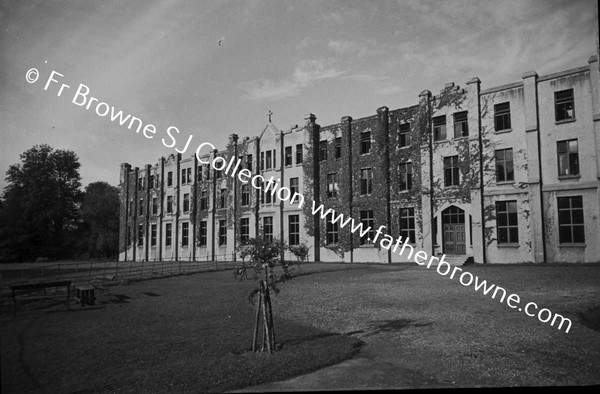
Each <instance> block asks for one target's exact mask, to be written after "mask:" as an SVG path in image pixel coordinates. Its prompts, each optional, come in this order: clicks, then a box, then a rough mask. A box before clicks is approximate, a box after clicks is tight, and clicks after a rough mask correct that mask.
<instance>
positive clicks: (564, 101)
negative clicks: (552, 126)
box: [554, 89, 575, 122]
mask: <svg viewBox="0 0 600 394" xmlns="http://www.w3.org/2000/svg"><path fill="white" fill-rule="evenodd" d="M554 109H555V113H556V121H557V122H560V121H561V120H569V119H575V101H574V100H573V89H567V90H561V91H560V92H554Z"/></svg>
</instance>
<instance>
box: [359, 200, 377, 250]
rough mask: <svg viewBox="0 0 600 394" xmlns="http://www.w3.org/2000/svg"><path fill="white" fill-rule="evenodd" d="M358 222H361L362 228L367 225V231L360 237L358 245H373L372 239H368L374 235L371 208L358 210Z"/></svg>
mask: <svg viewBox="0 0 600 394" xmlns="http://www.w3.org/2000/svg"><path fill="white" fill-rule="evenodd" d="M360 223H361V224H362V230H364V229H365V228H367V227H369V231H368V232H367V233H366V234H365V235H364V236H362V237H360V245H361V246H364V245H373V241H370V240H372V239H373V238H374V236H375V230H373V226H374V219H373V210H372V209H368V210H364V211H360Z"/></svg>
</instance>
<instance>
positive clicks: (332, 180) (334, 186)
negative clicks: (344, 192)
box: [327, 172, 339, 198]
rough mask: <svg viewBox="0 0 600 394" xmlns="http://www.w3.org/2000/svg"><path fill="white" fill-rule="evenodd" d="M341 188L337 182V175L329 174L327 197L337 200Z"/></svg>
mask: <svg viewBox="0 0 600 394" xmlns="http://www.w3.org/2000/svg"><path fill="white" fill-rule="evenodd" d="M338 191H339V186H338V181H337V174H336V173H335V172H332V173H330V174H327V197H328V198H335V197H337V196H338Z"/></svg>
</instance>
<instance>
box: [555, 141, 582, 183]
mask: <svg viewBox="0 0 600 394" xmlns="http://www.w3.org/2000/svg"><path fill="white" fill-rule="evenodd" d="M577 145H578V144H577V139H574V140H567V141H558V142H557V143H556V150H557V152H558V176H568V175H579V149H578V146H577Z"/></svg>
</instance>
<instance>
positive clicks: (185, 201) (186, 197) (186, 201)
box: [183, 193, 190, 212]
mask: <svg viewBox="0 0 600 394" xmlns="http://www.w3.org/2000/svg"><path fill="white" fill-rule="evenodd" d="M189 211H190V195H189V193H185V194H184V195H183V212H189Z"/></svg>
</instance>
